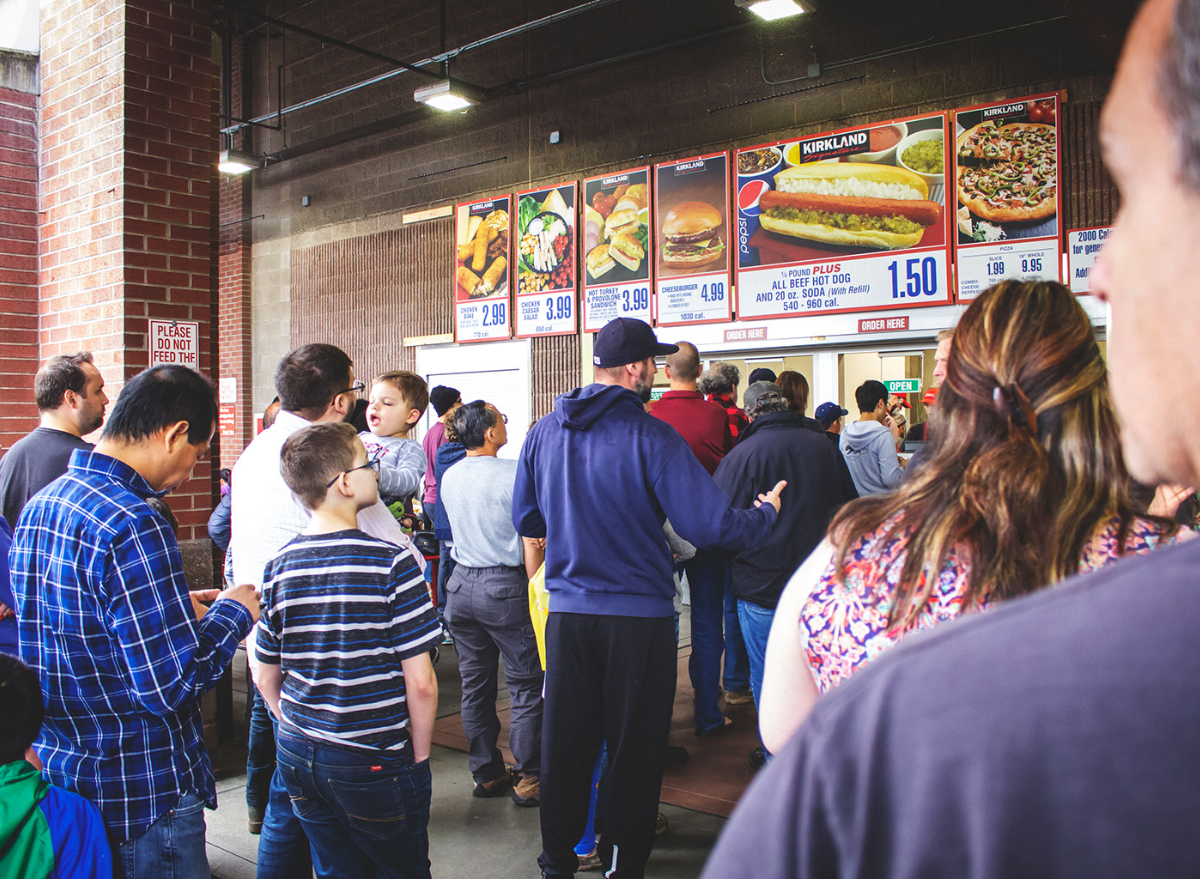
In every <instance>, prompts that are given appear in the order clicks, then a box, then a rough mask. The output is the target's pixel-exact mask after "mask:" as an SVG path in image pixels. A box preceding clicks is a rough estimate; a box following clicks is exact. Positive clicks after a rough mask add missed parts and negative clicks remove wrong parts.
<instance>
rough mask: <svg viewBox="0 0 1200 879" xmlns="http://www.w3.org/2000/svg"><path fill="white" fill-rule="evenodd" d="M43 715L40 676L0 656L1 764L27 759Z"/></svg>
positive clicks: (25, 666) (20, 664) (9, 657)
mask: <svg viewBox="0 0 1200 879" xmlns="http://www.w3.org/2000/svg"><path fill="white" fill-rule="evenodd" d="M42 712H43V709H42V690H41V687H40V686H39V685H38V676H37V673H36V672H35V671H34V670H33V669H31V668H30V667H29V666H27V665H26V664H25V663H23V662H21V660H19V659H17V658H16V657H15V656H9V655H8V654H7V653H0V765H3V764H5V763H15V762H16V761H18V760H22V759H24V757H25V752H26V751H27V750H29V746H30V745H32V744H33V740H34V739H36V738H37V736H38V731H39V730H41V728H42Z"/></svg>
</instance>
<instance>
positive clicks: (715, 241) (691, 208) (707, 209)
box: [662, 195, 766, 269]
mask: <svg viewBox="0 0 1200 879" xmlns="http://www.w3.org/2000/svg"><path fill="white" fill-rule="evenodd" d="M763 198H766V195H764V196H763ZM724 225H725V218H724V217H722V216H721V212H720V211H718V210H717V209H716V208H714V207H713V206H712V205H710V204H708V203H707V202H703V201H685V202H684V203H683V204H679V205H676V206H675V207H673V208H671V210H670V211H668V212H667V215H666V216H665V217H663V222H662V237H663V251H662V256H663V265H664V266H665V267H667V268H671V269H694V268H696V267H697V266H706V265H708V264H709V263H714V262H717V261H718V260H722V259H724V258H725V242H724V241H723V240H721V229H722V228H723V227H724Z"/></svg>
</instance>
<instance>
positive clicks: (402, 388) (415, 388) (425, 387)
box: [375, 369, 429, 415]
mask: <svg viewBox="0 0 1200 879" xmlns="http://www.w3.org/2000/svg"><path fill="white" fill-rule="evenodd" d="M381 382H382V383H383V384H386V385H391V386H392V387H393V388H395V389H396V390H397V391H399V392H400V396H401V397H403V398H404V403H405V405H407V406H408V408H409V409H416V410H417V411H419V412H420V413H421V414H422V415H424V414H425V409H426V408H427V407H428V406H429V384H428V382H426V381H425V379H423V378H421V377H420V376H419V375H417V374H416V373H415V372H409V371H408V370H405V369H397V370H394V371H393V372H385V373H384V374H383V375H381V376H379V378H377V379H375V384H380V383H381Z"/></svg>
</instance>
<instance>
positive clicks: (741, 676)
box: [722, 566, 750, 693]
mask: <svg viewBox="0 0 1200 879" xmlns="http://www.w3.org/2000/svg"><path fill="white" fill-rule="evenodd" d="M725 571H726V574H725V679H724V681H723V682H722V686H724V687H725V689H726V691H728V692H730V693H744V692H746V691H747V690H749V689H750V659H749V657H747V656H746V643H745V640H744V639H743V638H742V626H741V623H740V622H739V621H738V607H737V606H738V602H737V599H736V598H734V597H733V594H732V593H731V592H730V591H729V589H730V583H729V568H728V566H726V569H725Z"/></svg>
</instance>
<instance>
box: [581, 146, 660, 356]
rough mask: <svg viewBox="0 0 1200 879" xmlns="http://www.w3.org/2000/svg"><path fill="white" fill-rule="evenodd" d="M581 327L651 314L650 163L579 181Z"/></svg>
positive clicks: (587, 328)
mask: <svg viewBox="0 0 1200 879" xmlns="http://www.w3.org/2000/svg"><path fill="white" fill-rule="evenodd" d="M581 226H582V238H583V242H582V253H583V259H582V261H581V262H582V264H583V329H584V330H585V331H586V332H589V333H595V332H598V331H599V330H600V328H601V327H603V326H604V325H605V324H606V323H608V322H609V321H610V320H612V319H613V318H616V317H636V318H639V319H640V320H644V321H646V322H647V323H650V322H651V321H652V320H653V311H652V309H651V305H650V304H651V301H652V298H651V295H650V291H651V290H652V289H653V265H654V254H653V252H652V251H653V248H652V247H651V246H650V230H651V229H652V228H653V221H652V219H651V212H650V168H649V167H648V166H647V167H644V168H630V169H629V170H626V171H617V172H615V173H613V174H605V175H602V176H600V177H592V178H589V179H588V180H584V181H583V217H582V220H581Z"/></svg>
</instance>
